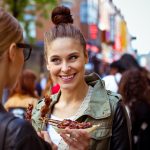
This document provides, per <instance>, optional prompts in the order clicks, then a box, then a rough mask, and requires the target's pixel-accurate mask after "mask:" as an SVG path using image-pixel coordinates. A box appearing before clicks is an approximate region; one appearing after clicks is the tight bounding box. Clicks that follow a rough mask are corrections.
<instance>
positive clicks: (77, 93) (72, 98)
mask: <svg viewBox="0 0 150 150" xmlns="http://www.w3.org/2000/svg"><path fill="white" fill-rule="evenodd" d="M88 87H89V86H88V85H87V84H86V83H84V84H82V85H80V86H79V87H78V88H76V89H75V90H62V91H61V97H60V101H63V102H64V103H66V104H69V103H76V102H79V103H80V102H81V101H83V99H84V97H85V96H86V94H87V91H88Z"/></svg>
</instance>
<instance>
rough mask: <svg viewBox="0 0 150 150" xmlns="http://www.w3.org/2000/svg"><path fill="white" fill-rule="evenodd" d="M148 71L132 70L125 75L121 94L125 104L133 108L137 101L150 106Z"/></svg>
mask: <svg viewBox="0 0 150 150" xmlns="http://www.w3.org/2000/svg"><path fill="white" fill-rule="evenodd" d="M148 73H149V72H148V71H146V70H145V69H143V68H140V69H130V70H128V71H126V72H124V73H123V75H122V78H121V81H120V84H119V93H120V94H121V95H122V97H123V100H124V102H125V103H126V104H127V105H128V106H129V107H131V106H132V105H134V104H133V103H134V102H136V101H146V102H147V103H149V104H150V82H149V78H148Z"/></svg>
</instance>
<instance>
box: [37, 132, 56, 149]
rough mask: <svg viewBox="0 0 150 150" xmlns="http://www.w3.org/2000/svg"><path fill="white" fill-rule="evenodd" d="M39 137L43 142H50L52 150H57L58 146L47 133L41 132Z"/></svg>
mask: <svg viewBox="0 0 150 150" xmlns="http://www.w3.org/2000/svg"><path fill="white" fill-rule="evenodd" d="M37 134H38V136H40V137H41V138H42V139H43V140H45V141H46V142H48V143H49V144H50V145H51V146H52V150H57V149H58V148H57V146H56V145H55V144H54V143H53V142H52V140H51V138H50V136H49V134H48V132H47V131H41V132H38V133H37Z"/></svg>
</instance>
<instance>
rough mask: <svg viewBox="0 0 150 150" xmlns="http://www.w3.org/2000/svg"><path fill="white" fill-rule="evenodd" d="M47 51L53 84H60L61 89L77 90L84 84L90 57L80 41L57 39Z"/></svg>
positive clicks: (48, 66)
mask: <svg viewBox="0 0 150 150" xmlns="http://www.w3.org/2000/svg"><path fill="white" fill-rule="evenodd" d="M47 51H48V52H47V68H48V70H49V71H50V75H51V78H52V80H53V82H55V83H58V84H59V85H60V88H61V89H67V90H68V89H69V90H71V89H75V88H77V87H78V85H81V84H82V83H83V82H84V73H85V69H84V66H85V64H86V63H87V61H88V56H87V54H85V53H84V50H83V46H82V45H81V44H80V42H79V41H78V40H74V39H72V38H57V39H55V40H54V41H53V42H52V43H51V44H50V45H49V46H48V50H47Z"/></svg>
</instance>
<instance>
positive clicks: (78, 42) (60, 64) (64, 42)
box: [32, 6, 130, 150]
mask: <svg viewBox="0 0 150 150" xmlns="http://www.w3.org/2000/svg"><path fill="white" fill-rule="evenodd" d="M51 19H52V21H53V23H54V24H55V25H54V27H53V28H52V29H50V30H49V31H48V32H46V33H45V35H44V47H45V56H46V57H45V58H46V62H47V69H48V71H49V73H50V76H51V79H52V81H53V82H54V83H58V84H59V86H60V90H59V92H58V93H57V94H54V95H51V98H52V102H51V105H50V108H49V109H50V111H49V112H48V113H47V114H46V115H47V116H48V117H49V118H51V119H55V120H64V119H70V120H74V121H78V122H83V123H85V122H91V123H92V124H96V125H101V124H103V126H100V127H99V128H97V129H96V130H94V131H92V132H91V133H88V132H86V131H85V130H84V129H83V130H82V129H65V130H64V131H63V133H57V132H56V130H55V129H54V128H53V126H52V125H51V124H48V125H45V126H43V128H44V129H47V130H48V131H49V134H50V136H51V139H52V141H53V142H54V143H55V144H56V145H57V146H58V149H61V150H130V129H129V126H128V117H127V114H126V111H125V109H124V105H123V104H122V102H121V101H120V95H119V94H115V93H112V92H108V91H106V89H105V87H104V83H103V81H102V80H101V79H100V78H99V76H98V75H97V74H95V73H93V74H90V75H87V76H86V78H85V64H87V63H88V54H87V50H86V41H85V39H84V37H83V35H82V33H81V31H80V30H79V29H78V28H76V27H75V26H74V25H73V18H72V15H71V13H70V9H69V8H68V7H64V6H58V7H56V8H54V10H53V11H52V15H51ZM43 105H45V102H44V99H42V100H40V101H39V103H38V104H37V106H36V107H35V109H34V110H33V115H32V124H33V126H34V127H35V129H36V130H38V129H40V128H41V125H43V123H42V121H41V120H39V119H40V117H41V115H40V114H41V112H40V110H41V109H42V108H43ZM68 134H69V135H70V136H68Z"/></svg>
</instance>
